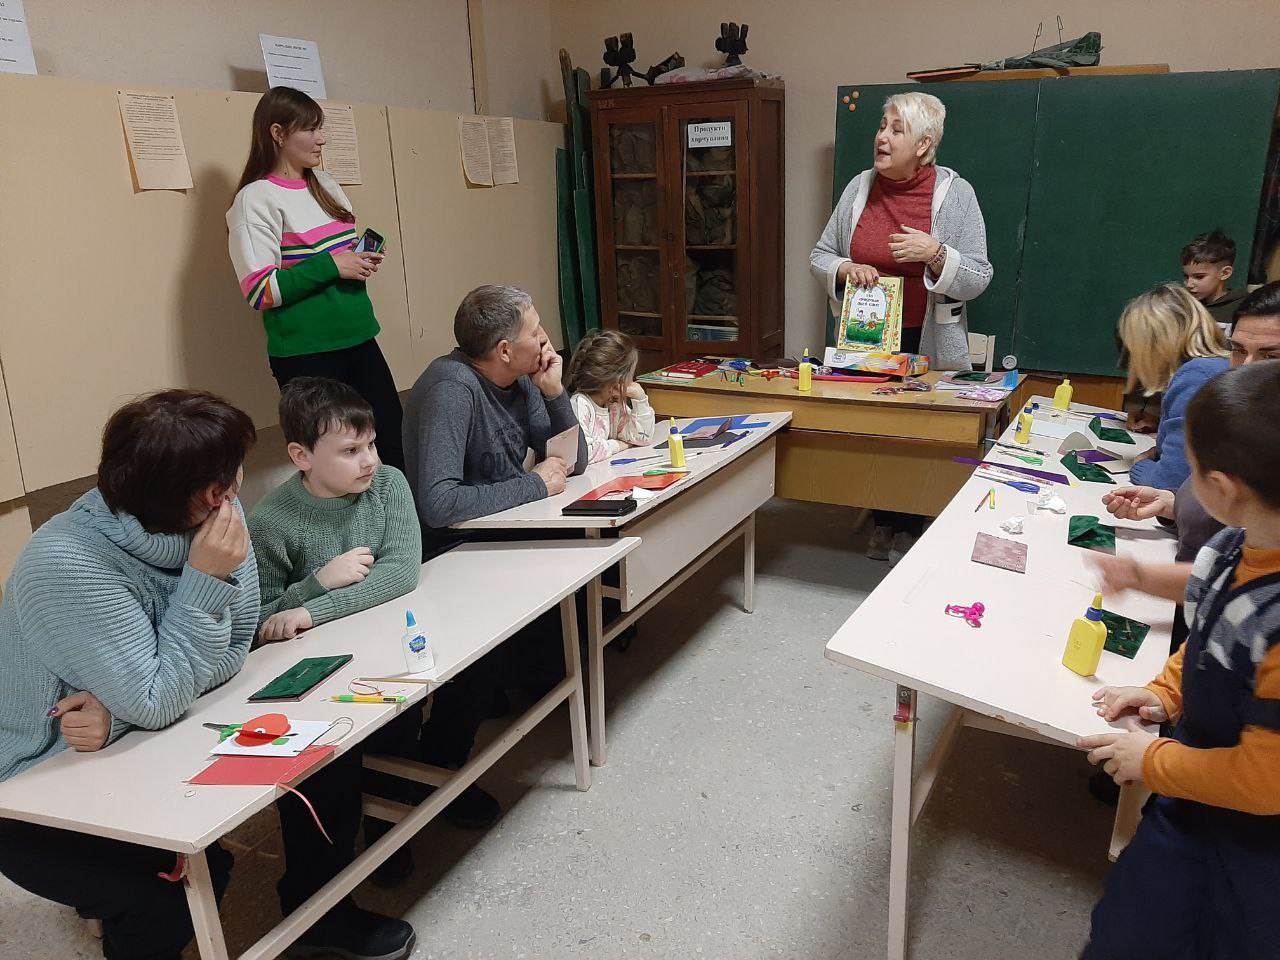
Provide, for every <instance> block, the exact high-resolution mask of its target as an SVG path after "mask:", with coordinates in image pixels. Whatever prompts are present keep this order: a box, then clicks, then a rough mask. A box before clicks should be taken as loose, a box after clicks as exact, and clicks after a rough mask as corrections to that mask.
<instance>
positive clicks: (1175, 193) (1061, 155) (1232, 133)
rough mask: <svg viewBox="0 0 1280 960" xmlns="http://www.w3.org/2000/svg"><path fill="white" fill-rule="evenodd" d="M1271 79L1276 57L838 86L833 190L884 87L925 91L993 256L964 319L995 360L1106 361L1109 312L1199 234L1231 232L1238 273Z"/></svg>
mask: <svg viewBox="0 0 1280 960" xmlns="http://www.w3.org/2000/svg"><path fill="white" fill-rule="evenodd" d="M1278 89H1280V70H1246V71H1223V72H1215V73H1174V74H1154V75H1132V76H1116V77H1059V78H1049V79H1043V80H998V81H991V82H978V83H972V82H970V83H943V84H929V85H925V86H921V85H919V84H874V85H866V86H856V85H854V86H842V87H840V88H839V89H838V90H837V95H836V123H835V134H836V144H835V164H834V178H833V179H834V183H833V188H834V190H833V197H832V200H833V204H834V201H835V200H836V199H837V198H839V196H840V193H841V192H842V191H843V190H844V188H845V186H846V185H847V184H848V182H849V181H850V180H851V179H852V178H853V177H854V176H855V175H856V174H858V173H859V172H860V171H862V170H864V169H866V168H867V167H868V166H870V161H871V150H872V141H873V139H874V137H875V131H876V128H877V126H878V125H879V122H880V113H881V107H882V105H883V103H884V99H885V97H887V96H889V95H891V94H894V93H900V92H903V91H907V90H924V91H925V92H928V93H932V94H934V95H935V96H937V97H938V98H939V99H941V100H942V102H943V103H944V104H945V105H946V107H947V121H946V128H945V132H944V134H943V138H942V144H941V147H940V149H939V151H938V163H940V164H942V165H944V166H948V167H952V168H954V169H955V170H956V171H957V172H958V173H959V174H960V175H961V176H962V177H964V178H965V179H966V180H968V181H969V182H970V183H972V184H973V188H974V191H975V192H976V193H977V196H978V203H979V205H980V206H981V208H982V212H983V215H984V217H985V218H986V223H987V249H988V259H990V261H991V264H992V266H993V267H994V268H995V275H994V277H993V279H992V281H991V286H990V287H988V288H987V291H986V292H985V293H984V294H983V295H982V296H981V297H979V298H978V299H976V300H974V301H973V302H972V303H971V304H970V305H969V323H970V328H971V329H972V330H974V331H975V332H978V333H988V334H993V335H995V337H996V357H997V363H999V358H1001V357H1005V356H1011V357H1013V358H1014V363H1015V364H1016V365H1017V366H1020V367H1022V368H1024V369H1031V370H1051V371H1064V372H1067V373H1096V374H1104V375H1105V374H1110V375H1117V374H1119V373H1120V372H1121V371H1120V369H1119V359H1118V350H1117V346H1116V340H1115V325H1116V320H1117V319H1118V317H1119V315H1120V311H1121V310H1122V309H1123V307H1124V304H1125V303H1126V302H1128V300H1130V299H1131V298H1132V297H1134V296H1136V295H1137V294H1139V293H1141V292H1142V291H1144V290H1147V289H1150V288H1151V287H1153V286H1155V285H1156V284H1157V283H1161V282H1163V281H1165V280H1176V279H1179V278H1180V277H1181V270H1180V264H1179V263H1178V252H1179V251H1180V250H1181V248H1182V246H1183V245H1184V244H1185V243H1186V242H1187V241H1188V240H1190V239H1191V238H1192V237H1194V236H1195V235H1196V234H1198V233H1203V232H1204V231H1206V230H1212V229H1214V228H1216V227H1222V228H1223V229H1224V230H1226V231H1227V232H1228V233H1230V234H1231V236H1233V237H1234V238H1235V240H1236V242H1237V244H1238V246H1239V252H1238V254H1237V257H1236V270H1237V275H1238V278H1239V280H1238V282H1241V283H1242V282H1243V278H1244V273H1245V271H1246V269H1247V266H1248V263H1249V257H1250V253H1251V248H1252V240H1253V233H1254V225H1255V222H1256V220H1257V215H1258V204H1259V200H1260V197H1261V190H1262V178H1263V171H1264V166H1265V161H1266V154H1267V145H1268V142H1269V138H1270V136H1271V130H1272V125H1273V118H1274V116H1275V109H1276V99H1277V92H1278ZM855 92H857V94H858V96H857V98H856V99H855V98H854V97H853V94H854V93H855ZM845 97H849V98H850V102H852V103H854V104H855V105H856V106H857V109H856V110H853V111H851V110H849V107H848V104H846V103H845V101H844V98H845ZM815 239H816V238H815ZM828 320H829V323H828V341H827V342H828V343H832V342H833V341H832V339H831V338H832V337H833V336H834V326H835V325H834V322H833V321H831V318H830V317H829V318H828Z"/></svg>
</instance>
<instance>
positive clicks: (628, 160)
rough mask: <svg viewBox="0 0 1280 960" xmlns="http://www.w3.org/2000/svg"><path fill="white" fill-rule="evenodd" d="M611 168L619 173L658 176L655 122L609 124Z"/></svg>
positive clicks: (615, 172) (614, 172) (656, 128)
mask: <svg viewBox="0 0 1280 960" xmlns="http://www.w3.org/2000/svg"><path fill="white" fill-rule="evenodd" d="M609 169H610V171H611V172H612V173H613V174H614V175H615V176H616V175H618V174H623V175H627V174H631V175H633V176H635V175H641V174H647V175H649V176H656V175H657V172H658V127H657V124H653V123H615V124H612V125H611V126H610V127H609Z"/></svg>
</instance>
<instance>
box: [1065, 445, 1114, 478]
mask: <svg viewBox="0 0 1280 960" xmlns="http://www.w3.org/2000/svg"><path fill="white" fill-rule="evenodd" d="M1062 465H1063V466H1064V467H1066V468H1067V469H1068V470H1070V471H1071V473H1072V474H1073V475H1074V476H1075V478H1076V479H1077V480H1083V481H1085V482H1086V483H1110V484H1112V485H1114V484H1115V481H1114V480H1112V479H1111V475H1110V474H1109V473H1107V471H1105V470H1103V469H1102V468H1101V467H1100V466H1098V465H1097V464H1096V463H1081V462H1080V460H1079V459H1078V458H1077V457H1076V455H1075V453H1068V454H1067V455H1066V456H1065V457H1063V458H1062Z"/></svg>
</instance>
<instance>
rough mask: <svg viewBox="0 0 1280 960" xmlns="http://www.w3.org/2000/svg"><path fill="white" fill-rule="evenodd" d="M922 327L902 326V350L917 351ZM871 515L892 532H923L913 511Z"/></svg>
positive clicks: (921, 520)
mask: <svg viewBox="0 0 1280 960" xmlns="http://www.w3.org/2000/svg"><path fill="white" fill-rule="evenodd" d="M923 332H924V327H904V328H903V330H902V352H903V353H919V352H920V336H921V334H922V333H923ZM871 516H872V518H873V520H874V521H875V525H876V526H877V527H888V528H889V529H891V530H892V531H893V532H894V533H909V534H911V536H913V537H918V536H920V534H922V533H924V517H919V516H916V515H915V514H914V513H899V512H898V511H896V510H872V511H871Z"/></svg>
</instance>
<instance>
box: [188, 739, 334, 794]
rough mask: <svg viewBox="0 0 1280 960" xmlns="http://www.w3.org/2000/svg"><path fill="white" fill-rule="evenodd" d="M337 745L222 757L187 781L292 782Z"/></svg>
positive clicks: (227, 783) (228, 784) (232, 784)
mask: <svg viewBox="0 0 1280 960" xmlns="http://www.w3.org/2000/svg"><path fill="white" fill-rule="evenodd" d="M333 751H334V747H332V746H325V747H308V748H307V749H306V750H303V751H302V752H301V753H300V754H298V755H297V756H296V757H219V758H218V759H217V760H215V761H214V762H213V763H211V764H209V766H207V767H205V768H204V769H203V770H201V771H200V772H199V773H197V774H196V775H195V776H194V777H192V778H191V779H190V780H188V781H187V783H194V784H196V785H197V786H201V787H207V786H220V787H245V786H263V787H273V786H275V785H276V784H278V783H291V782H292V781H294V780H297V779H298V777H300V776H302V775H303V774H304V773H306V772H307V771H308V770H310V769H311V768H312V767H313V766H315V765H316V764H317V763H319V762H320V761H322V760H325V759H327V758H328V757H329V756H330V755H331V754H332V753H333Z"/></svg>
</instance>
